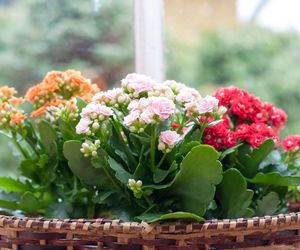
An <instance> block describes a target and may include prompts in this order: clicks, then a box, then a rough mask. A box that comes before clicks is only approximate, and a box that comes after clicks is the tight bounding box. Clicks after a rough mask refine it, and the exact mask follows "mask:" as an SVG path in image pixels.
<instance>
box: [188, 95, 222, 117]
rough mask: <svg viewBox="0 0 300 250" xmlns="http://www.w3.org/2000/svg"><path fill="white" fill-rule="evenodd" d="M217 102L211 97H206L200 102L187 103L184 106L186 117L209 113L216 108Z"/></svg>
mask: <svg viewBox="0 0 300 250" xmlns="http://www.w3.org/2000/svg"><path fill="white" fill-rule="evenodd" d="M218 103H219V100H218V99H217V98H215V97H213V96H206V97H204V98H201V99H200V100H196V101H193V102H188V103H186V104H185V105H184V108H185V110H186V111H187V115H188V116H191V115H203V114H206V113H211V112H213V111H214V109H216V111H217V108H218Z"/></svg>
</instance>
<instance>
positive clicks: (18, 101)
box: [9, 97, 25, 106]
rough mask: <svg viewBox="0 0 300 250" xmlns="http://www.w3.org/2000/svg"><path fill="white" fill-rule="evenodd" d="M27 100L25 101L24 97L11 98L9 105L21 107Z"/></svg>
mask: <svg viewBox="0 0 300 250" xmlns="http://www.w3.org/2000/svg"><path fill="white" fill-rule="evenodd" d="M24 101H25V100H24V98H22V97H19V98H18V97H13V98H11V99H10V100H9V103H10V104H11V105H13V106H19V105H21V104H22V103H23V102H24Z"/></svg>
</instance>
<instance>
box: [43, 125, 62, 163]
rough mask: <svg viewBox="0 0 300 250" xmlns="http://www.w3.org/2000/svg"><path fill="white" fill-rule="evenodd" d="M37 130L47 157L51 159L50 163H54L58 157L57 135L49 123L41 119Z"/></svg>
mask: <svg viewBox="0 0 300 250" xmlns="http://www.w3.org/2000/svg"><path fill="white" fill-rule="evenodd" d="M38 131H39V135H40V140H41V143H42V145H43V147H44V148H45V151H46V153H47V155H48V156H49V159H51V165H56V162H57V158H58V148H57V143H56V141H57V136H56V132H55V130H54V128H53V127H52V126H51V124H50V123H49V122H47V121H45V120H42V121H41V122H40V123H39V124H38Z"/></svg>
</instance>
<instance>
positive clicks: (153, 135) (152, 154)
mask: <svg viewBox="0 0 300 250" xmlns="http://www.w3.org/2000/svg"><path fill="white" fill-rule="evenodd" d="M151 130H152V131H151V132H152V133H151V141H150V160H151V169H152V171H154V170H155V150H156V147H155V140H156V126H155V125H154V126H153V127H152V128H151Z"/></svg>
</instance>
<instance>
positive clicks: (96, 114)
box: [76, 102, 113, 135]
mask: <svg viewBox="0 0 300 250" xmlns="http://www.w3.org/2000/svg"><path fill="white" fill-rule="evenodd" d="M112 114H113V111H112V110H111V108H109V107H107V106H105V105H102V104H98V103H95V102H91V103H89V104H88V105H87V106H86V107H85V108H83V109H82V112H81V114H80V116H81V119H80V122H79V123H78V124H77V126H76V132H77V134H87V135H92V134H94V133H95V132H96V131H97V130H98V129H102V130H104V131H105V130H106V123H107V118H109V117H110V116H112Z"/></svg>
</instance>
